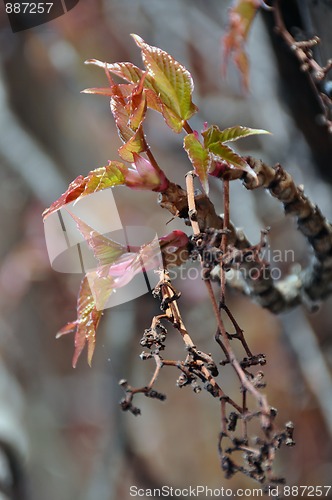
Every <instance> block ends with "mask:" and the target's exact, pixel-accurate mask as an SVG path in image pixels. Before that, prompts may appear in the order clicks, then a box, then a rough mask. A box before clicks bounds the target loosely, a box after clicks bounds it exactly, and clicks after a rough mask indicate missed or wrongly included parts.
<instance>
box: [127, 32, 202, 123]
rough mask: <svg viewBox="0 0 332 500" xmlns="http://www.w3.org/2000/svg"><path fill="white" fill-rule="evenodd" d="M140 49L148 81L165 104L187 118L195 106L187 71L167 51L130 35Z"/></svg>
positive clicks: (190, 80)
mask: <svg viewBox="0 0 332 500" xmlns="http://www.w3.org/2000/svg"><path fill="white" fill-rule="evenodd" d="M132 37H133V38H134V40H135V42H136V44H137V45H138V47H139V48H140V49H141V51H142V58H143V62H144V64H145V67H146V69H147V70H148V76H149V77H150V79H149V80H148V81H149V82H151V83H152V85H153V88H154V90H155V91H156V93H157V95H158V96H159V97H160V99H161V101H162V102H163V104H164V105H165V106H167V107H168V108H170V109H171V110H172V111H173V112H174V113H175V114H176V115H177V116H179V118H180V119H182V120H187V119H189V118H190V117H191V116H192V115H193V114H194V113H195V112H196V111H197V108H196V106H195V105H194V104H193V102H192V99H191V96H192V92H193V89H194V84H193V81H192V78H191V75H190V73H189V71H188V70H187V69H186V68H185V67H184V66H182V65H181V64H180V63H179V62H177V61H176V60H175V59H174V58H173V57H172V56H170V55H169V54H168V53H167V52H164V51H163V50H161V49H159V48H158V47H153V46H151V45H148V44H147V43H146V42H144V40H143V39H142V38H141V37H139V36H138V35H132Z"/></svg>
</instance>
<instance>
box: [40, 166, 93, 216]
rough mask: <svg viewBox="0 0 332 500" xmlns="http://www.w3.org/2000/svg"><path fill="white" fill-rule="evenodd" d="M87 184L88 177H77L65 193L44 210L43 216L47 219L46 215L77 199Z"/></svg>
mask: <svg viewBox="0 0 332 500" xmlns="http://www.w3.org/2000/svg"><path fill="white" fill-rule="evenodd" d="M85 186H86V177H83V175H79V176H78V177H76V179H75V180H73V181H72V182H71V183H70V184H69V186H68V189H67V191H66V192H65V193H63V194H62V195H61V196H60V198H58V199H57V200H56V201H55V202H54V203H52V205H51V206H50V207H49V208H47V209H46V210H44V212H43V218H44V219H45V217H47V216H48V215H50V214H51V213H53V212H55V211H56V210H58V209H59V208H61V207H63V205H65V204H66V203H70V202H71V201H74V200H76V199H77V198H78V197H79V196H80V195H81V194H82V193H83V191H84V189H85Z"/></svg>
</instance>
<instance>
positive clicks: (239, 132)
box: [202, 125, 270, 148]
mask: <svg viewBox="0 0 332 500" xmlns="http://www.w3.org/2000/svg"><path fill="white" fill-rule="evenodd" d="M269 133H270V132H268V131H267V130H260V129H254V128H248V127H241V126H235V127H229V128H225V129H224V130H220V129H219V127H218V126H217V125H211V127H209V128H208V129H206V130H204V132H202V136H203V137H204V146H205V147H206V148H208V147H209V146H210V145H211V144H213V143H215V142H231V141H237V140H238V139H241V138H243V137H248V136H250V135H257V134H269Z"/></svg>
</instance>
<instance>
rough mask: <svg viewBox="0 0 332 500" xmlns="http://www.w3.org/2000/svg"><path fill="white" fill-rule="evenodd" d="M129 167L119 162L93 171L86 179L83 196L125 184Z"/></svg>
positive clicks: (113, 162) (110, 163)
mask: <svg viewBox="0 0 332 500" xmlns="http://www.w3.org/2000/svg"><path fill="white" fill-rule="evenodd" d="M126 170H127V166H126V165H125V164H124V163H121V162H119V161H110V162H109V164H108V165H106V166H105V167H100V168H96V169H95V170H91V172H89V174H88V175H87V177H86V186H85V189H84V191H83V193H82V196H85V195H88V194H91V193H95V192H97V191H102V190H103V189H108V188H111V187H114V186H120V185H122V184H125V180H126V177H125V172H126Z"/></svg>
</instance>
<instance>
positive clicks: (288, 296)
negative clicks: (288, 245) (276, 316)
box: [160, 157, 332, 313]
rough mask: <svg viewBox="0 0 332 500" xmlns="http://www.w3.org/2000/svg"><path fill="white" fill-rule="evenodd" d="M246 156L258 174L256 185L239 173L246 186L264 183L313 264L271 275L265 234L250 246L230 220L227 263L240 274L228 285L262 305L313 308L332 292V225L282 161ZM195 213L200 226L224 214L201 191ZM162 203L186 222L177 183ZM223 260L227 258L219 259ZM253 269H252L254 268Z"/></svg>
mask: <svg viewBox="0 0 332 500" xmlns="http://www.w3.org/2000/svg"><path fill="white" fill-rule="evenodd" d="M246 161H247V162H248V164H249V165H250V166H251V167H252V168H253V169H254V171H255V173H256V174H257V178H258V184H256V183H255V182H254V181H253V178H252V177H250V178H249V176H246V174H245V175H244V177H243V183H244V186H245V187H246V188H247V189H248V190H252V189H256V188H258V187H264V188H265V189H267V190H268V191H269V192H270V194H271V195H272V196H273V197H275V198H277V199H278V200H279V201H280V202H281V203H282V204H283V206H284V209H285V212H286V214H288V215H292V216H293V217H296V218H297V223H298V230H299V231H300V232H301V233H302V234H303V235H304V236H305V237H306V239H307V241H308V243H309V245H310V246H311V248H312V249H313V252H314V255H313V256H312V259H311V263H310V265H309V266H308V268H306V269H304V270H302V271H301V272H295V271H292V272H291V273H290V274H289V275H287V276H286V277H285V278H284V279H282V280H279V281H276V280H274V279H273V277H272V275H271V272H270V269H269V263H268V262H265V261H263V260H262V258H261V250H262V249H263V248H264V246H265V244H266V241H265V240H266V236H265V235H264V234H263V235H262V240H261V242H260V243H259V244H258V245H252V243H250V242H249V240H248V239H247V237H246V236H245V234H244V233H243V231H242V230H241V229H237V228H235V227H234V225H233V224H232V223H230V224H229V227H228V233H229V235H228V244H229V250H228V256H227V259H226V260H227V261H228V262H227V265H228V267H229V268H233V269H237V268H238V267H239V265H240V269H241V271H242V276H240V275H239V279H238V280H234V279H233V280H231V281H229V284H230V285H231V286H234V287H236V288H237V289H239V290H241V291H242V292H243V293H245V294H246V295H250V297H251V298H253V299H254V300H255V301H256V302H257V303H258V304H260V305H261V306H262V307H264V308H267V309H269V310H270V311H271V312H273V313H280V312H282V311H285V310H288V309H291V308H293V307H295V306H296V305H299V304H301V303H303V304H304V305H306V306H310V307H313V303H314V302H316V301H320V300H322V299H325V298H326V297H327V296H328V295H329V294H331V292H332V227H331V225H330V223H329V222H328V221H327V220H326V218H325V217H324V216H323V215H322V213H321V211H320V210H319V208H318V207H317V206H316V205H314V204H313V203H312V202H311V201H310V200H309V198H308V197H307V196H305V195H304V193H303V188H302V186H296V185H295V183H294V180H293V179H292V177H291V175H290V174H289V173H287V172H286V171H285V170H284V169H283V168H282V167H281V166H280V165H277V166H276V167H274V168H272V167H269V166H267V165H266V164H265V163H263V162H262V161H260V160H256V159H254V158H251V157H247V158H246ZM195 203H196V212H197V213H196V214H195V217H196V219H197V222H198V225H199V228H200V231H202V232H203V231H204V230H206V229H207V228H213V229H215V230H216V231H220V230H222V228H223V216H218V215H217V214H216V212H215V208H214V206H213V204H212V203H211V201H210V200H209V199H208V198H207V197H206V196H205V195H204V194H196V195H195ZM160 205H161V206H162V207H164V208H167V209H168V210H169V211H170V212H171V213H172V214H173V215H175V216H178V217H180V218H184V219H186V223H187V224H190V221H189V207H188V204H187V203H186V200H185V191H184V190H183V189H182V188H180V187H179V186H175V185H173V186H172V189H171V188H170V192H168V191H166V192H165V193H163V195H162V196H161V199H160ZM223 261H224V263H225V257H224V258H223ZM255 270H256V271H257V272H256V273H255V272H253V271H255ZM219 275H220V266H219V265H215V266H212V268H211V269H210V277H211V279H212V280H217V281H218V280H219Z"/></svg>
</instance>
